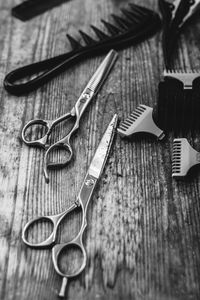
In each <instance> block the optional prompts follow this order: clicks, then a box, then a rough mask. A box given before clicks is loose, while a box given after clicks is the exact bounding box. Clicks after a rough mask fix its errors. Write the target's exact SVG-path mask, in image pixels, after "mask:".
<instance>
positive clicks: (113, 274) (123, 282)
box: [0, 0, 200, 300]
mask: <svg viewBox="0 0 200 300" xmlns="http://www.w3.org/2000/svg"><path fill="white" fill-rule="evenodd" d="M134 2H135V3H138V4H144V5H145V6H148V7H151V8H153V9H155V10H158V7H157V1H156V0H151V1H148V2H147V1H144V0H142V1H141V0H140V1H139V0H137V1H136V0H135V1H134ZM18 3H19V1H14V0H13V1H11V0H7V1H6V2H5V1H4V2H3V1H1V3H0V8H1V14H0V25H1V26H0V170H1V171H0V299H1V300H11V299H15V300H23V299H24V300H25V299H30V300H32V299H37V300H45V299H48V300H50V299H56V292H57V291H58V290H59V288H60V283H61V278H60V277H59V276H58V275H57V274H56V273H55V271H54V268H53V264H52V261H51V251H50V250H32V249H29V248H27V247H26V246H25V245H23V243H22V240H21V231H22V228H23V226H24V225H25V223H26V222H27V221H28V220H30V219H32V218H33V217H36V216H39V215H43V214H45V215H49V214H55V213H59V212H61V211H63V210H64V209H65V208H67V207H69V206H70V204H71V203H72V202H73V201H74V199H75V197H76V195H77V194H78V191H79V188H80V186H81V183H82V180H83V178H84V174H85V173H86V170H87V167H88V166H89V163H90V161H91V158H92V156H93V154H94V151H95V149H96V147H97V145H98V143H99V141H100V139H101V136H102V134H103V132H104V130H105V128H106V127H107V125H108V123H109V121H110V120H111V118H112V116H113V114H114V113H116V112H117V113H118V114H119V116H120V117H121V118H122V119H124V118H125V117H127V116H128V115H129V113H130V112H131V111H132V110H133V109H134V108H135V107H136V106H137V105H138V104H141V103H143V104H146V105H150V106H153V105H155V104H156V101H157V88H158V82H159V80H160V78H161V74H162V70H163V56H162V48H161V33H158V34H157V35H155V36H154V37H152V38H151V39H149V40H147V41H145V42H143V43H141V44H139V45H137V46H132V47H129V48H127V49H125V50H123V51H121V52H120V56H119V59H118V61H117V63H116V65H115V69H114V70H113V71H112V73H111V74H110V76H109V78H108V80H107V81H106V82H105V84H104V86H103V88H102V89H101V91H100V93H99V95H98V96H97V98H96V99H95V100H94V101H93V102H92V103H91V105H90V106H89V108H88V109H87V111H86V113H85V115H84V116H83V119H82V121H81V127H80V129H79V132H78V134H77V136H76V137H75V138H74V139H73V147H74V149H75V152H76V157H75V158H76V159H75V160H74V161H73V163H72V164H71V165H70V166H69V167H67V168H65V169H64V170H61V171H55V172H51V176H50V184H49V185H46V184H45V182H44V178H43V173H42V168H43V157H44V152H43V151H42V150H40V149H32V148H29V147H27V146H26V145H24V144H22V142H21V141H20V139H19V136H20V131H21V128H22V126H23V125H24V124H25V123H26V122H27V121H29V120H30V119H33V118H38V117H39V118H47V119H50V118H55V117H57V116H59V115H60V114H63V113H64V112H66V111H68V110H69V109H70V108H71V107H72V105H73V104H74V102H75V100H76V99H77V97H78V96H79V94H80V92H81V91H82V89H83V87H84V86H85V84H86V83H87V81H88V79H89V78H90V76H91V75H92V74H93V72H94V71H95V69H96V68H97V66H98V65H99V64H100V62H101V61H102V58H100V57H98V58H94V59H90V60H86V61H83V62H81V63H80V64H78V65H76V66H75V67H73V68H71V69H69V70H68V71H66V72H64V73H63V74H61V75H60V76H58V77H57V78H55V79H54V80H52V81H51V82H50V83H49V84H48V85H46V86H44V87H42V88H41V89H39V90H38V91H35V92H33V93H31V94H30V95H28V96H24V97H14V96H11V95H8V94H7V93H6V91H5V90H4V88H3V78H4V76H5V74H6V73H8V72H9V71H11V70H13V69H14V68H17V67H20V66H22V65H25V64H29V63H31V62H35V61H39V60H41V59H45V58H47V57H52V56H54V55H57V54H60V53H63V52H65V51H66V50H69V49H70V46H69V44H68V42H67V40H66V37H65V34H66V33H67V32H68V33H70V34H71V35H73V36H76V37H78V34H77V30H78V29H79V28H81V29H84V30H85V31H86V32H89V33H90V32H91V31H90V29H89V24H91V23H92V24H94V25H97V26H100V27H101V26H102V25H101V23H100V19H101V18H104V19H106V20H108V19H109V18H108V15H109V14H111V13H113V12H115V13H118V12H119V7H121V6H123V5H126V1H119V0H101V1H97V0H95V1H94V0H85V1H81V0H74V1H70V2H67V3H65V4H63V5H61V6H59V7H57V8H55V9H53V10H51V11H48V12H47V13H45V14H43V15H42V16H39V17H37V18H35V19H33V20H31V21H30V22H27V23H22V22H20V21H19V20H16V19H14V18H12V17H11V15H10V10H11V7H13V6H14V5H16V4H18ZM199 30H200V21H198V20H197V21H196V22H195V23H194V24H192V26H191V27H189V28H187V29H186V30H185V31H184V34H182V36H181V38H180V41H179V48H178V51H177V54H176V60H175V61H176V66H177V67H179V68H184V69H187V70H190V69H197V70H198V69H199V66H200V59H199ZM61 131H62V132H64V128H61ZM189 138H190V139H191V138H192V139H193V141H194V143H196V145H197V146H199V143H200V139H199V135H198V134H197V135H195V136H189ZM172 140H173V134H170V135H168V136H167V138H166V139H165V140H164V141H163V142H160V143H157V142H156V141H155V140H154V139H153V138H150V137H143V138H141V139H139V138H138V139H135V140H132V141H127V140H121V139H120V137H119V136H116V139H115V143H114V145H113V149H112V153H111V155H110V157H109V160H108V163H107V164H106V167H105V170H104V174H103V176H102V178H101V181H100V183H99V186H98V188H97V189H96V191H95V193H94V196H93V201H92V203H91V205H90V207H89V213H88V220H89V222H88V227H87V231H86V234H85V238H84V243H85V246H86V250H87V254H88V262H87V267H86V270H85V271H84V272H83V274H82V275H81V276H79V277H77V278H76V279H75V280H73V281H71V282H70V283H69V287H68V291H67V296H66V299H69V300H70V299H76V300H78V299H87V300H90V299H91V300H93V299H101V300H104V299H110V300H112V299H115V300H116V299H124V300H126V299H135V300H143V299H147V300H179V299H181V300H189V299H190V300H197V299H199V298H200V285H199V282H200V230H199V229H200V228H199V227H200V202H199V199H200V171H199V170H197V172H196V173H195V176H191V178H190V179H189V180H184V181H181V182H180V181H175V180H172V179H171V154H172ZM80 221H81V215H80V214H78V215H77V216H75V215H74V214H72V216H70V218H69V219H68V220H66V222H65V226H63V227H62V228H61V241H67V240H70V239H71V238H72V237H74V235H75V233H76V232H77V231H78V228H79V226H80ZM38 234H39V235H40V236H41V237H42V236H43V235H44V234H45V228H44V230H41V231H40V232H39V233H38Z"/></svg>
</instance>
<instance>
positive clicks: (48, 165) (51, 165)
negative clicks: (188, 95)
mask: <svg viewBox="0 0 200 300" xmlns="http://www.w3.org/2000/svg"><path fill="white" fill-rule="evenodd" d="M69 139H70V136H69V137H68V142H66V139H65V143H63V142H62V140H60V141H58V142H57V143H55V144H53V145H51V146H50V147H49V148H48V150H47V151H46V153H45V156H44V176H45V180H46V182H47V183H48V182H49V176H48V169H60V168H64V167H65V166H67V165H68V164H69V162H70V161H71V160H72V157H73V150H72V147H71V145H70V143H69ZM55 150H58V151H62V150H64V151H65V152H66V154H67V155H66V159H65V160H64V161H62V162H51V161H49V155H50V153H51V152H53V151H55Z"/></svg>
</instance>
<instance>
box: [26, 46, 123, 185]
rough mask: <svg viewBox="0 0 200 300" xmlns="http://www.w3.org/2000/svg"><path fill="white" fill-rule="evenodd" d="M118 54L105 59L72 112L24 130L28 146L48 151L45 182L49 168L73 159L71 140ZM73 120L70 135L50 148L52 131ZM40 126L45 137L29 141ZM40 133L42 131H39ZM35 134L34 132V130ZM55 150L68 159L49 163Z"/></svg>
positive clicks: (45, 163)
mask: <svg viewBox="0 0 200 300" xmlns="http://www.w3.org/2000/svg"><path fill="white" fill-rule="evenodd" d="M117 56H118V54H117V52H116V51H114V50H111V51H110V52H109V53H108V55H107V56H106V57H105V59H104V60H103V62H102V63H101V64H100V66H99V67H98V69H97V70H96V72H95V73H94V75H93V76H92V78H91V79H90V81H89V82H88V84H87V85H86V87H85V89H84V90H83V92H82V93H81V95H80V97H79V98H78V100H77V102H76V104H75V105H74V107H73V108H72V109H71V111H70V112H68V113H66V114H64V115H63V116H61V117H59V118H57V119H55V120H50V121H49V120H43V119H35V120H31V121H29V122H28V123H27V124H26V125H25V126H24V128H23V129H22V134H21V136H22V140H23V142H24V143H25V144H26V145H28V146H36V147H42V148H44V149H47V148H48V150H47V151H46V153H45V157H44V175H45V180H46V182H47V183H48V182H49V176H48V168H50V169H55V168H62V167H65V166H66V165H67V164H68V163H69V162H70V161H71V159H72V156H73V150H72V147H71V144H70V139H71V136H72V135H73V133H74V132H75V131H76V130H77V129H78V128H79V123H80V119H81V117H82V115H83V113H84V111H85V109H86V107H87V106H88V104H89V103H90V101H91V100H92V98H93V97H94V96H95V95H96V94H97V93H98V91H99V89H100V87H101V86H102V84H103V82H104V81H105V79H106V78H107V76H108V74H109V72H110V70H111V69H112V67H113V65H114V63H115V62H116V59H117ZM71 118H74V120H75V122H74V125H73V127H72V129H71V130H70V131H69V132H68V134H67V135H66V136H65V137H63V138H62V139H60V140H59V141H57V142H56V143H54V144H52V145H51V146H50V147H48V141H49V137H50V135H51V133H52V130H53V129H54V128H55V127H56V126H57V125H58V124H59V123H61V122H63V121H67V120H69V119H71ZM35 126H36V127H37V126H38V129H41V127H44V128H43V129H45V130H44V131H43V132H44V135H43V136H42V137H40V138H38V139H31V140H29V139H27V136H26V133H27V131H28V129H29V130H30V129H31V128H32V129H33V127H34V128H35ZM39 131H40V130H39ZM33 132H34V130H33ZM54 150H60V151H63V150H64V152H65V154H66V159H65V160H64V161H62V162H56V163H55V162H49V159H48V158H49V154H50V153H51V152H53V151H54Z"/></svg>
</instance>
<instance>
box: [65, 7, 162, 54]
mask: <svg viewBox="0 0 200 300" xmlns="http://www.w3.org/2000/svg"><path fill="white" fill-rule="evenodd" d="M129 8H130V9H121V12H122V16H117V15H115V14H112V15H111V17H112V18H113V20H114V23H115V24H116V25H113V24H111V23H109V22H106V21H104V20H101V22H102V23H103V24H104V26H105V27H106V29H107V31H108V33H109V34H106V33H104V32H103V31H102V30H100V29H98V28H97V27H96V26H93V25H91V27H92V29H93V31H94V33H95V35H96V36H97V37H98V40H95V39H93V38H92V37H90V36H89V35H88V34H86V33H85V32H83V31H82V30H79V33H80V35H81V37H82V39H83V41H84V43H85V46H84V45H82V44H81V43H79V42H78V41H77V40H76V39H74V38H72V37H71V36H70V35H67V37H68V39H69V42H70V44H71V47H72V50H81V49H82V48H85V47H87V46H94V45H99V44H100V43H102V42H105V44H106V42H108V41H110V40H111V39H112V44H113V45H112V48H114V46H115V44H116V45H117V47H118V48H120V45H123V38H124V39H125V41H124V42H126V40H127V39H128V41H131V36H132V37H133V38H132V39H133V40H134V39H136V38H135V35H134V33H135V32H136V33H137V35H138V32H139V33H140V32H141V34H142V35H144V37H146V34H145V31H146V32H147V33H149V34H150V32H153V31H155V28H156V29H158V27H159V25H160V19H159V17H158V15H157V14H155V13H154V12H153V11H151V10H149V9H147V8H145V7H140V6H138V5H135V4H130V5H129ZM147 20H148V22H149V23H147ZM144 29H145V30H144ZM127 34H128V36H125V37H123V35H127ZM119 38H120V40H119ZM138 40H139V39H138ZM109 50H110V47H109ZM116 50H117V48H116Z"/></svg>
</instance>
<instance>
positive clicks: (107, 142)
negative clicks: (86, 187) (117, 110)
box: [88, 114, 118, 179]
mask: <svg viewBox="0 0 200 300" xmlns="http://www.w3.org/2000/svg"><path fill="white" fill-rule="evenodd" d="M117 121H118V116H117V115H116V114H115V115H114V117H113V118H112V121H111V122H110V124H109V125H108V127H107V129H106V131H105V133H104V135H103V137H102V139H101V141H100V143H99V146H98V148H97V150H96V152H95V154H94V157H93V159H92V162H91V164H90V166H89V169H88V174H89V175H91V176H93V177H95V178H96V179H98V178H99V177H100V176H101V173H102V171H103V168H104V166H105V163H106V160H107V157H108V154H109V152H110V148H111V145H112V141H113V137H114V133H115V131H116V127H117Z"/></svg>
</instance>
